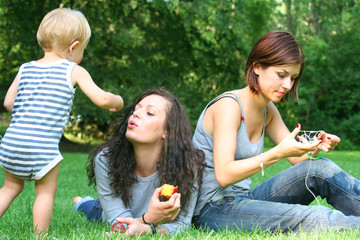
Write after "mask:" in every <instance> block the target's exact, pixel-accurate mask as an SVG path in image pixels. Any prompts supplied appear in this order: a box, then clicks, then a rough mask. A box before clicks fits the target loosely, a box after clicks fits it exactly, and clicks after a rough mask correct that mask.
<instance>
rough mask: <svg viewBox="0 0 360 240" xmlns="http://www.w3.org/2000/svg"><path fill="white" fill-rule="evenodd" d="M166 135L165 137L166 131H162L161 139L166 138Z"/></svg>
mask: <svg viewBox="0 0 360 240" xmlns="http://www.w3.org/2000/svg"><path fill="white" fill-rule="evenodd" d="M166 135H167V131H164V133H163V135H162V136H161V137H162V139H165V138H166Z"/></svg>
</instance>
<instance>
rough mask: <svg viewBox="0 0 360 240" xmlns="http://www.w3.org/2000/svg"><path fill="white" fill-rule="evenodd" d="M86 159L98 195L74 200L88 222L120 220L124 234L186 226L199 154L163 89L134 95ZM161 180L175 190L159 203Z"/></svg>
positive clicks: (181, 112)
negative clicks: (169, 196)
mask: <svg viewBox="0 0 360 240" xmlns="http://www.w3.org/2000/svg"><path fill="white" fill-rule="evenodd" d="M90 160H91V161H90V164H89V165H88V167H87V170H88V176H89V180H90V181H89V183H90V184H93V183H94V184H96V187H97V192H98V196H99V199H97V200H94V199H91V198H90V197H85V198H83V199H82V198H81V197H76V198H74V204H75V209H76V210H77V211H80V212H83V213H85V215H86V216H87V218H88V219H89V220H106V221H107V222H108V223H109V224H110V226H114V225H116V224H117V223H118V222H119V223H122V224H124V225H125V228H126V231H125V233H124V234H125V236H133V235H144V234H147V233H150V234H151V233H152V234H155V233H160V234H164V235H167V234H171V235H172V234H174V233H175V232H181V231H182V230H183V229H184V227H186V226H188V225H190V223H191V218H192V215H193V211H194V208H195V204H196V200H197V196H198V188H199V185H200V183H201V176H202V175H201V173H202V166H203V161H204V156H203V153H202V152H201V151H199V150H196V149H195V148H194V147H193V145H192V141H191V130H190V124H189V120H188V118H187V115H186V112H185V109H184V108H183V106H182V105H181V104H180V103H179V101H178V100H177V99H176V98H175V97H174V96H173V95H172V94H171V93H169V92H168V91H166V90H165V89H163V88H156V89H150V90H147V91H145V92H143V93H142V94H141V95H139V96H138V97H137V98H136V99H135V101H134V103H133V104H132V105H131V106H130V107H129V108H128V109H127V110H126V111H125V114H124V117H123V118H122V119H120V120H118V122H117V126H116V127H115V128H114V129H113V131H112V135H111V138H110V139H109V140H107V141H106V142H105V143H104V144H102V145H100V146H99V147H98V148H97V149H95V151H94V152H93V153H92V154H91V156H90ZM163 184H171V185H174V186H178V192H179V193H175V194H173V195H172V196H171V198H170V199H169V200H168V201H165V202H161V201H160V200H159V197H160V191H161V186H162V185H163Z"/></svg>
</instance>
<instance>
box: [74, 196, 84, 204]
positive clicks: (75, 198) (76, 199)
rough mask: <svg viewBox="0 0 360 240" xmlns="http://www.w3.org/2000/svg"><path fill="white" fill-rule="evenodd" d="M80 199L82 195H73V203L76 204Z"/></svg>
mask: <svg viewBox="0 0 360 240" xmlns="http://www.w3.org/2000/svg"><path fill="white" fill-rule="evenodd" d="M81 200H82V197H74V199H73V204H74V205H75V204H77V203H78V202H80V201H81Z"/></svg>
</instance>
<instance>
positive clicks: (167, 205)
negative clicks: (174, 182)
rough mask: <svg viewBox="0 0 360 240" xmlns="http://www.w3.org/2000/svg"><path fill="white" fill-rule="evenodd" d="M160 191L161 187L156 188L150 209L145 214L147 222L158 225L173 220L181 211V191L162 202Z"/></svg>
mask: <svg viewBox="0 0 360 240" xmlns="http://www.w3.org/2000/svg"><path fill="white" fill-rule="evenodd" d="M160 192H161V187H159V188H156V189H155V191H154V194H153V196H152V197H151V200H150V204H149V207H148V210H147V212H146V213H145V215H144V219H145V221H146V222H147V223H153V224H155V225H157V224H159V223H160V222H171V221H174V220H175V218H176V217H177V216H178V215H179V213H180V197H181V196H180V193H174V194H173V195H172V196H171V198H170V199H169V200H168V201H166V202H160V200H159V197H160Z"/></svg>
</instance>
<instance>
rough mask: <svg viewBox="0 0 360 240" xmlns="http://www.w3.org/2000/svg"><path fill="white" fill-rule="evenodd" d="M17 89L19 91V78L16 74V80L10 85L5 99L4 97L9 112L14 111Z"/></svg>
mask: <svg viewBox="0 0 360 240" xmlns="http://www.w3.org/2000/svg"><path fill="white" fill-rule="evenodd" d="M17 91H18V80H17V75H16V77H15V79H14V81H13V82H12V84H11V85H10V87H9V89H8V91H7V93H6V95H5V99H4V107H5V108H6V110H8V111H9V112H12V109H13V106H14V102H15V98H16V93H17Z"/></svg>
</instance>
